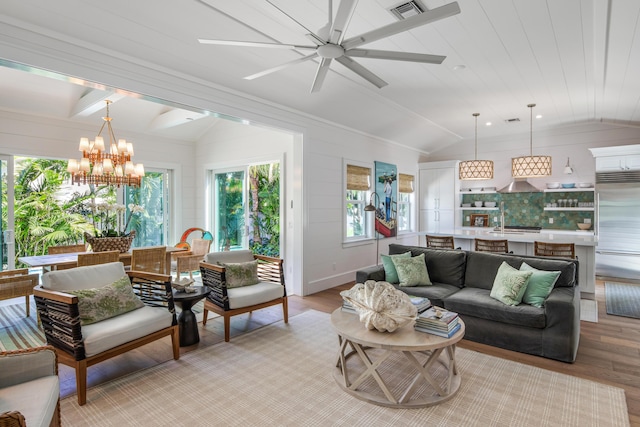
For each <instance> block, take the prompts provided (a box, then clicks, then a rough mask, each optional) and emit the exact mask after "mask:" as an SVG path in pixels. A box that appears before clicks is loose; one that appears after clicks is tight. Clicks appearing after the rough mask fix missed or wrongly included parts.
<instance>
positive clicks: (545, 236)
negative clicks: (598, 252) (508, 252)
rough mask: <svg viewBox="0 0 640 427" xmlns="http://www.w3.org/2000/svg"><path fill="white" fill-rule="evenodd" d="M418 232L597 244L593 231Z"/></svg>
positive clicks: (480, 229)
mask: <svg viewBox="0 0 640 427" xmlns="http://www.w3.org/2000/svg"><path fill="white" fill-rule="evenodd" d="M420 234H422V235H424V234H432V235H436V236H438V235H441V236H451V235H453V237H454V238H456V239H474V238H476V237H480V238H482V239H489V240H491V239H495V240H502V239H507V240H509V241H511V242H525V243H533V242H534V241H538V242H551V243H553V242H562V243H574V244H575V245H576V246H597V245H598V238H597V237H596V236H594V234H593V231H565V230H541V231H540V233H521V232H505V233H504V234H502V233H500V232H499V231H493V228H490V227H460V228H456V229H454V230H451V231H450V232H440V233H427V232H420Z"/></svg>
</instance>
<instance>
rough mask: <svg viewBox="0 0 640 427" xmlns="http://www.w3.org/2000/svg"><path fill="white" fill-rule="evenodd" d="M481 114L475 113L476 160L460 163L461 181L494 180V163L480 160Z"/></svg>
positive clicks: (459, 174)
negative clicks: (479, 131)
mask: <svg viewBox="0 0 640 427" xmlns="http://www.w3.org/2000/svg"><path fill="white" fill-rule="evenodd" d="M479 115H480V113H473V117H475V118H476V151H475V153H476V154H475V157H474V159H475V160H466V161H464V162H460V164H459V172H458V176H459V178H460V179H493V161H492V160H478V116H479Z"/></svg>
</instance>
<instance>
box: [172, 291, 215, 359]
mask: <svg viewBox="0 0 640 427" xmlns="http://www.w3.org/2000/svg"><path fill="white" fill-rule="evenodd" d="M195 288H196V289H197V290H196V291H195V292H178V291H176V290H175V289H174V290H173V301H174V302H176V303H177V304H178V305H180V308H181V310H182V311H181V312H180V315H179V316H178V328H179V329H180V347H186V346H189V345H194V344H197V343H199V342H200V335H199V334H198V320H197V319H196V315H195V314H193V311H191V307H193V306H194V304H195V303H197V302H198V301H200V300H201V299H202V298H204V297H206V296H207V295H209V292H211V289H209V287H208V286H196V287H195Z"/></svg>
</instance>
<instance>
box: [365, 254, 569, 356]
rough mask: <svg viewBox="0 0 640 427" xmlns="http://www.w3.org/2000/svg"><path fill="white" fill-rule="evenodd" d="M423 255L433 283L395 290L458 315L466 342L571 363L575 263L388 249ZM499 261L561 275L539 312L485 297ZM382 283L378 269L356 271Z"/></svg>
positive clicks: (512, 256)
mask: <svg viewBox="0 0 640 427" xmlns="http://www.w3.org/2000/svg"><path fill="white" fill-rule="evenodd" d="M408 251H410V252H411V256H417V255H419V254H421V253H424V254H425V262H426V264H427V270H428V272H429V276H430V278H431V281H432V282H433V284H432V285H429V286H415V287H399V286H398V285H397V284H394V286H396V287H397V288H398V289H401V290H403V291H405V292H406V293H408V294H410V295H416V296H425V297H428V298H429V299H430V300H431V302H432V304H433V305H437V306H440V307H444V308H446V309H447V310H451V311H455V312H457V313H459V315H460V317H461V318H462V319H463V320H464V322H465V325H466V332H465V339H468V340H471V341H476V342H480V343H484V344H489V345H493V346H496V347H501V348H505V349H508V350H514V351H519V352H522V353H528V354H533V355H537V356H542V357H547V358H550V359H556V360H561V361H563V362H573V361H575V358H576V353H577V350H578V341H579V338H580V290H579V289H578V261H577V260H573V259H557V258H541V257H530V256H520V255H512V254H494V253H486V252H472V251H463V250H448V249H428V248H425V247H419V246H404V245H397V244H391V245H389V254H390V255H393V254H402V253H405V252H408ZM503 261H506V262H507V263H508V264H509V265H511V266H512V267H514V268H516V269H518V268H520V265H521V264H522V262H526V263H527V264H529V265H530V266H531V267H534V268H536V269H539V270H549V271H560V272H561V274H560V276H559V277H558V280H557V282H556V283H555V285H554V288H553V290H552V291H551V293H550V294H549V296H548V297H547V299H546V301H545V303H544V306H543V307H542V308H538V307H534V306H532V305H528V304H520V305H517V306H509V305H505V304H503V303H501V302H500V301H497V300H495V299H493V298H491V297H490V296H489V294H490V291H491V287H492V285H493V281H494V278H495V276H496V273H497V271H498V268H499V267H500V265H501V264H502V262H503ZM367 280H376V281H384V280H385V271H384V268H383V266H382V265H379V266H375V267H370V268H367V269H364V270H360V271H358V272H356V282H357V283H364V282H365V281H367Z"/></svg>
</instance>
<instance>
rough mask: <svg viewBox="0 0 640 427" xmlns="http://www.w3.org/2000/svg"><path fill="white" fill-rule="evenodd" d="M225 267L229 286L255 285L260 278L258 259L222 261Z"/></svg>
mask: <svg viewBox="0 0 640 427" xmlns="http://www.w3.org/2000/svg"><path fill="white" fill-rule="evenodd" d="M220 265H222V266H223V267H224V269H225V279H226V282H227V288H239V287H240V286H249V285H255V284H256V283H258V282H259V280H258V260H257V259H256V260H253V261H247V262H225V263H220Z"/></svg>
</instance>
